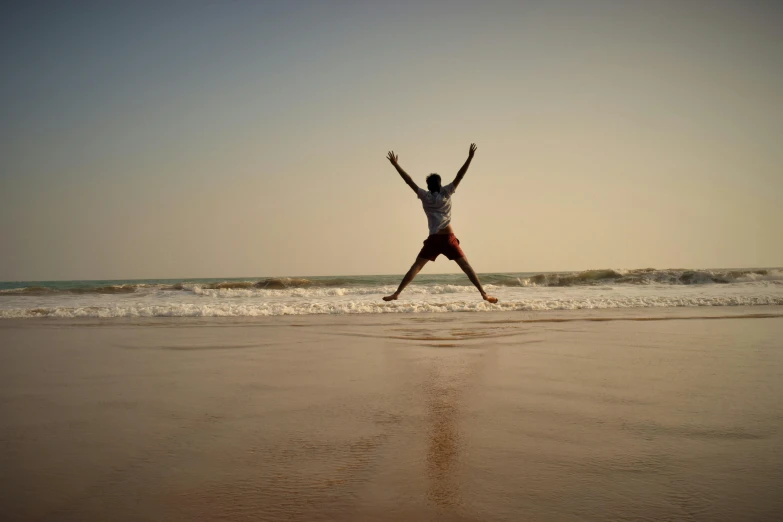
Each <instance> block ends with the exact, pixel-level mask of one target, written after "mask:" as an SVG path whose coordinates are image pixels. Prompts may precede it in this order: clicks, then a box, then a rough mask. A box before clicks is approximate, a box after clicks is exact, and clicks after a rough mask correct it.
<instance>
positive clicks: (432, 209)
mask: <svg viewBox="0 0 783 522" xmlns="http://www.w3.org/2000/svg"><path fill="white" fill-rule="evenodd" d="M476 148H477V147H476V144H475V143H471V144H470V151H469V152H468V159H467V161H465V164H464V165H462V168H461V169H459V172H457V177H456V178H454V181H452V182H451V183H449V184H448V185H446V186H445V187H441V185H440V176H439V175H437V174H430V175H429V176H427V189H428V190H424V189H423V188H419V186H418V185H416V183H415V182H414V181H413V179H411V177H410V176H409V175H408V173H407V172H405V171H404V170H402V167H400V164H399V163H397V155H396V154H395V153H394V151H389V154H388V155H387V156H386V159H388V160H389V161H390V162H391V164H392V165H394V168H395V169H397V172H399V173H400V176H402V179H403V181H405V183H407V184H408V186H409V187H410V188H411V189H413V191H414V192H415V193H416V195H417V196H418V198H419V199H420V200H421V204H422V206H423V207H424V213H425V214H427V224H428V225H429V228H430V236H429V237H428V238H427V239H425V240H424V246H423V247H422V249H421V251H420V252H419V255H418V256H417V257H416V261H415V262H414V263H413V265H412V266H411V268H410V270H408V273H407V274H405V277H403V278H402V282H401V283H400V286H399V288H397V291H396V292H394V293H393V294H392V295H388V296H386V297H384V298H383V300H384V301H394V300H395V299H397V298H398V297H399V296H400V292H402V291H403V289H404V288H405V287H406V286H408V283H410V282H411V281H413V278H414V277H416V274H418V273H419V271H421V269H422V268H423V267H424V265H426V264H427V262H428V261H435V259H436V258H437V257H438V256H439V255H440V254H443V255H444V256H446V257H447V258H449V260H451V261H456V262H457V264H458V265H459V267H460V268H461V269H462V270H463V271H464V272H465V274H466V275H467V276H468V278H469V279H470V281H471V282H472V283H473V284H474V285H476V288H478V291H479V292H481V297H483V298H484V300H485V301H489V302H490V303H497V302H498V300H497V297H492V296H491V295H487V293H486V292H485V291H484V288H483V287H482V286H481V281H479V278H478V276H477V275H476V272H474V271H473V268H472V267H471V266H470V263H468V260H467V258H466V257H465V253H464V252H463V251H462V249H461V248H460V247H459V239H457V238H456V236H455V235H454V229H453V228H452V227H451V196H452V194H454V191H455V190H457V186H459V183H460V181H462V178H464V177H465V173H466V172H467V171H468V167H469V166H470V161H471V160H472V159H473V155H474V154H475V153H476Z"/></svg>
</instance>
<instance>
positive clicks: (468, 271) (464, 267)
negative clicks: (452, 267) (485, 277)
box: [455, 257, 498, 303]
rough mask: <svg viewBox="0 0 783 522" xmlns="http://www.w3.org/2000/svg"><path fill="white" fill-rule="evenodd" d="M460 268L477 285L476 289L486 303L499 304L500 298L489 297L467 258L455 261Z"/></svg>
mask: <svg viewBox="0 0 783 522" xmlns="http://www.w3.org/2000/svg"><path fill="white" fill-rule="evenodd" d="M455 261H456V262H457V264H458V265H459V267H460V268H461V269H462V271H463V272H465V274H466V275H467V276H468V279H470V282H471V283H473V284H474V285H476V288H478V291H479V292H481V297H483V298H484V300H485V301H489V302H490V303H497V302H498V298H497V297H492V296H491V295H487V293H486V292H485V291H484V287H483V286H481V281H479V278H478V276H477V275H476V272H474V271H473V267H472V266H470V263H468V258H467V257H460V258H459V259H455Z"/></svg>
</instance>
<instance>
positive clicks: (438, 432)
mask: <svg viewBox="0 0 783 522" xmlns="http://www.w3.org/2000/svg"><path fill="white" fill-rule="evenodd" d="M431 377H432V380H431V382H429V383H428V386H427V415H428V417H429V434H428V441H427V460H426V462H427V476H428V478H429V481H430V485H429V488H430V489H429V495H428V496H429V498H430V500H432V501H433V502H434V503H435V504H437V505H438V506H439V507H441V508H451V507H453V506H457V505H459V503H460V497H459V483H458V481H457V480H456V479H457V477H455V476H454V475H455V474H456V472H457V470H456V467H457V462H456V461H457V456H458V453H459V451H460V434H459V430H458V428H457V416H458V414H459V390H458V389H457V388H456V387H454V386H453V385H451V386H450V385H449V384H448V383H447V382H445V379H444V378H443V376H442V375H440V372H439V370H438V369H437V368H434V369H433V371H432V374H431Z"/></svg>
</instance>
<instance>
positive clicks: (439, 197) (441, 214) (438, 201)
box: [418, 183, 457, 235]
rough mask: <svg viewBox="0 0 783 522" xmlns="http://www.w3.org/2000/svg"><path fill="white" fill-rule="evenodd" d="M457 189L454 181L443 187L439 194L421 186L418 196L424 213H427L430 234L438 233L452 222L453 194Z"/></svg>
mask: <svg viewBox="0 0 783 522" xmlns="http://www.w3.org/2000/svg"><path fill="white" fill-rule="evenodd" d="M455 190H457V188H456V187H455V186H454V183H449V184H448V185H446V186H445V187H441V188H440V192H438V193H437V194H433V193H432V192H430V191H429V190H427V189H423V188H421V187H419V191H418V196H419V199H420V200H421V205H422V206H423V207H424V213H425V214H427V225H428V226H429V228H430V235H432V234H437V233H438V231H439V230H443V229H444V228H446V227H447V226H448V225H449V223H451V195H452V194H454V191H455Z"/></svg>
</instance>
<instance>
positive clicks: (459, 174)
mask: <svg viewBox="0 0 783 522" xmlns="http://www.w3.org/2000/svg"><path fill="white" fill-rule="evenodd" d="M476 149H478V147H476V144H475V143H471V144H470V150H469V151H468V159H467V160H466V161H465V164H464V165H462V168H461V169H459V172H457V177H456V178H454V188H456V187H457V186H458V185H459V182H460V181H462V178H464V177H465V173H466V172H467V171H468V167H470V160H472V159H473V155H474V154H475V153H476Z"/></svg>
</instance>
